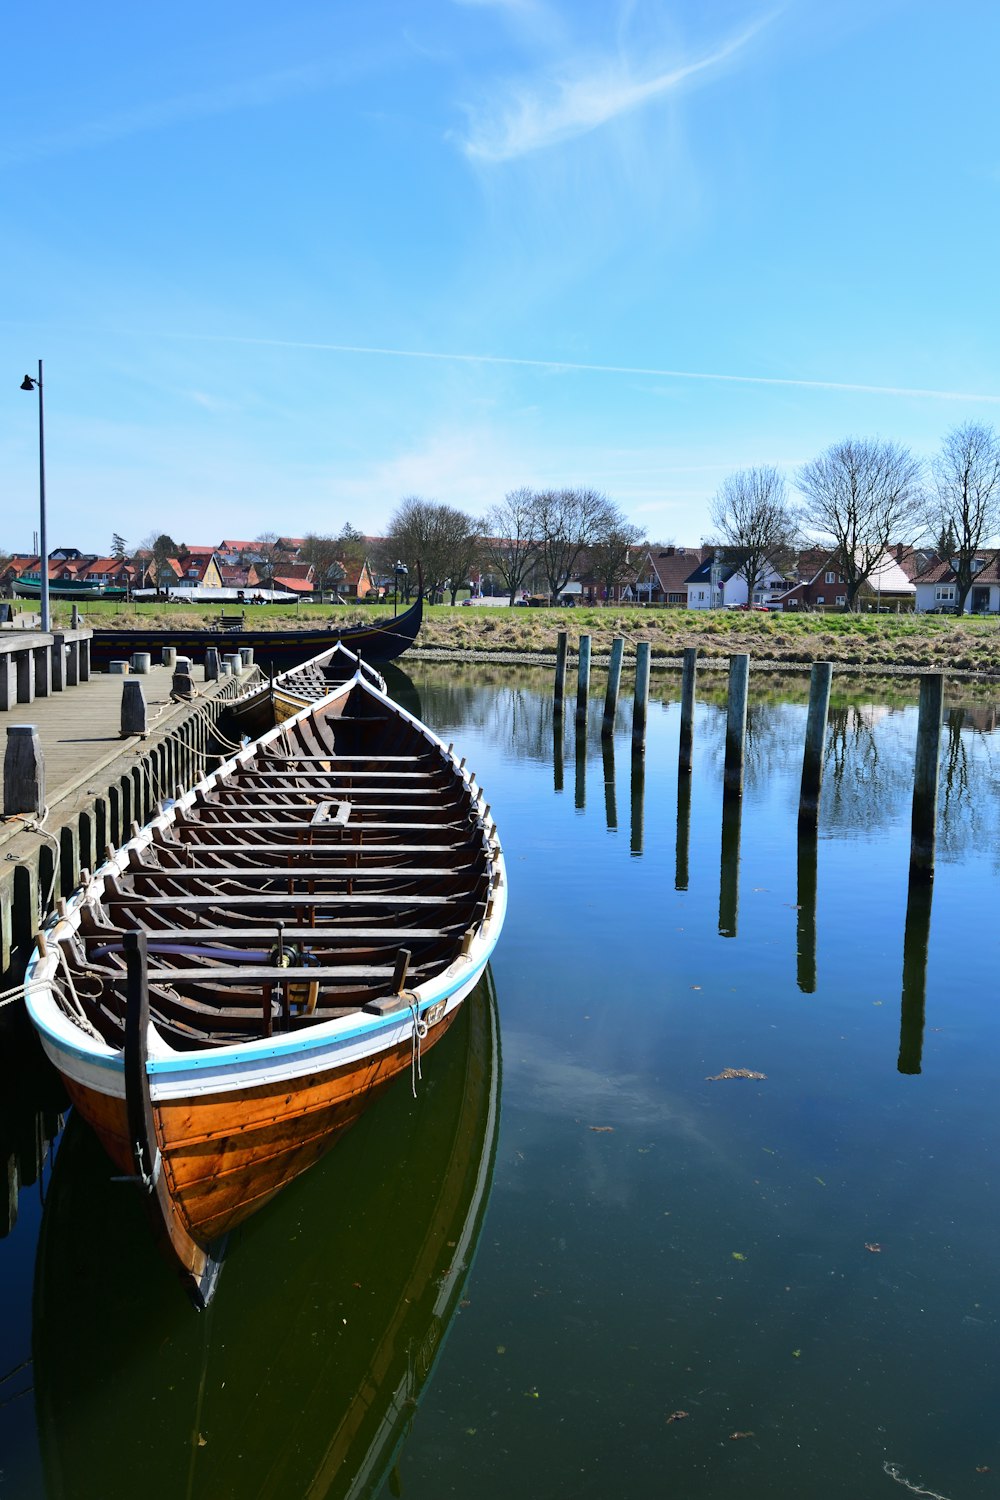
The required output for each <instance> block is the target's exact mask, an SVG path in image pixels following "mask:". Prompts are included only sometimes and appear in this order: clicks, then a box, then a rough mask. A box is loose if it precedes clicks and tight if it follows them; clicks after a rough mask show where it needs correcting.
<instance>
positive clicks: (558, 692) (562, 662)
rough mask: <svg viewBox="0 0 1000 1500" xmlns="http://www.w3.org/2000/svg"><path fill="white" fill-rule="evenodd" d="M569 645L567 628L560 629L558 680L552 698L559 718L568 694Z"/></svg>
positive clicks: (557, 647)
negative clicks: (567, 666)
mask: <svg viewBox="0 0 1000 1500" xmlns="http://www.w3.org/2000/svg"><path fill="white" fill-rule="evenodd" d="M568 645H569V635H568V633H567V632H566V631H565V630H560V632H559V634H558V636H557V637H556V682H555V691H554V696H553V700H552V701H553V705H554V709H555V715H556V718H557V719H558V718H561V717H562V711H563V699H564V698H565V696H566V652H567V649H568Z"/></svg>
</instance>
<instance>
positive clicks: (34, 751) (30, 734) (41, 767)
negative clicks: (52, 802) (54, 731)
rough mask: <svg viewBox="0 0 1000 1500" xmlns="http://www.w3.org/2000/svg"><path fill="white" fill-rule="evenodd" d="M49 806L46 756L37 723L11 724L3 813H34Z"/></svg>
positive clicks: (5, 770)
mask: <svg viewBox="0 0 1000 1500" xmlns="http://www.w3.org/2000/svg"><path fill="white" fill-rule="evenodd" d="M44 807H45V757H44V755H43V753H42V745H41V741H40V740H39V738H38V728H37V725H35V724H8V726H7V748H6V750H5V752H4V758H3V815H4V817H5V818H12V817H14V816H15V815H16V814H17V813H32V814H33V815H34V816H35V817H36V818H37V817H38V816H39V815H40V814H41V812H42V810H43V809H44Z"/></svg>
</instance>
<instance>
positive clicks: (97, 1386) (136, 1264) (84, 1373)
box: [32, 971, 501, 1500]
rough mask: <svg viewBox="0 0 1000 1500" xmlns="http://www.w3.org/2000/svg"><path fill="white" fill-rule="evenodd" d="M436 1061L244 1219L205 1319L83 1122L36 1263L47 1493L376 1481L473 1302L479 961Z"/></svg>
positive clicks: (74, 1124) (69, 1149)
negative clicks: (464, 1302)
mask: <svg viewBox="0 0 1000 1500" xmlns="http://www.w3.org/2000/svg"><path fill="white" fill-rule="evenodd" d="M424 1075H425V1076H424V1083H423V1086H421V1085H419V1084H418V1088H417V1097H416V1099H414V1098H413V1097H412V1095H411V1093H410V1090H409V1089H408V1088H400V1089H393V1090H391V1091H390V1092H389V1093H388V1094H387V1095H386V1097H385V1098H384V1099H382V1100H381V1101H380V1103H379V1104H378V1105H376V1106H375V1107H374V1108H373V1109H371V1110H369V1111H368V1113H367V1114H366V1115H365V1117H364V1119H363V1120H362V1121H361V1122H360V1123H359V1124H358V1126H357V1127H356V1128H355V1129H354V1130H353V1131H351V1133H350V1135H349V1136H347V1137H346V1138H345V1140H344V1141H343V1143H342V1145H341V1146H340V1147H339V1148H338V1150H337V1151H335V1152H334V1153H333V1154H332V1155H331V1156H330V1157H328V1158H327V1159H326V1161H324V1162H323V1163H322V1165H321V1166H319V1167H318V1168H317V1169H316V1171H315V1172H314V1173H311V1174H310V1175H309V1176H308V1177H306V1178H303V1179H302V1180H301V1181H299V1182H298V1183H296V1184H295V1185H294V1186H293V1187H292V1188H290V1189H289V1191H288V1192H287V1193H285V1194H283V1195H282V1197H281V1198H280V1199H279V1200H278V1201H277V1202H275V1203H274V1204H272V1205H271V1206H270V1207H269V1208H268V1209H267V1210H265V1212H263V1213H262V1214H260V1215H259V1216H258V1217H257V1218H256V1219H255V1220H254V1221H253V1223H252V1224H251V1225H249V1226H248V1227H247V1229H246V1230H245V1231H244V1233H243V1235H242V1238H241V1244H240V1253H239V1255H238V1256H234V1257H233V1258H232V1264H231V1265H230V1266H229V1267H227V1271H226V1279H225V1286H224V1288H223V1289H222V1291H220V1294H219V1296H218V1297H217V1298H216V1300H215V1302H214V1303H213V1304H212V1307H211V1309H210V1311H209V1313H208V1314H207V1315H206V1317H205V1318H204V1319H193V1318H189V1317H184V1316H183V1315H182V1314H183V1311H184V1309H183V1304H182V1303H181V1301H180V1300H179V1297H178V1293H177V1290H176V1288H175V1286H174V1284H172V1283H171V1282H170V1280H169V1279H168V1278H166V1277H162V1276H159V1275H158V1274H157V1271H158V1267H157V1264H156V1257H155V1254H154V1252H153V1250H152V1246H151V1244H150V1242H149V1236H148V1233H147V1230H146V1225H145V1222H144V1219H143V1215H142V1213H141V1212H140V1211H139V1209H138V1204H137V1203H136V1201H135V1196H134V1194H133V1193H130V1192H129V1191H128V1189H127V1188H126V1187H123V1186H122V1185H121V1184H120V1183H117V1182H115V1181H114V1180H113V1172H114V1169H113V1168H112V1167H111V1166H110V1165H109V1163H108V1162H107V1159H106V1158H105V1157H104V1154H103V1153H102V1151H101V1150H100V1147H99V1146H98V1145H97V1143H96V1141H94V1139H93V1137H92V1135H91V1133H90V1131H88V1130H87V1129H86V1127H85V1126H84V1124H83V1122H82V1121H81V1120H79V1119H75V1118H74V1119H71V1121H70V1124H69V1126H68V1128H67V1131H66V1134H65V1136H64V1138H63V1141H62V1143H61V1145H60V1147H59V1152H58V1155H57V1158H56V1164H55V1170H54V1174H53V1177H52V1181H51V1183H50V1185H49V1189H48V1194H47V1197H46V1201H45V1211H44V1214H43V1217H42V1228H41V1235H40V1237H39V1243H38V1253H37V1261H36V1271H35V1287H36V1291H35V1302H34V1314H33V1340H32V1342H33V1355H34V1374H33V1383H34V1388H35V1405H36V1416H37V1426H38V1438H39V1446H40V1450H41V1455H42V1463H43V1467H44V1473H45V1482H46V1488H47V1493H48V1494H50V1495H52V1496H59V1497H62V1500H132V1497H133V1496H135V1495H136V1494H137V1493H141V1494H142V1495H143V1497H146V1500H177V1497H178V1496H187V1497H189V1500H220V1497H223V1496H237V1495H238V1496H250V1495H253V1496H255V1497H258V1500H291V1497H298V1496H305V1495H308V1496H312V1497H313V1500H369V1497H372V1496H375V1495H377V1494H381V1493H383V1485H384V1482H385V1480H386V1477H387V1475H388V1473H389V1471H390V1470H391V1469H392V1468H393V1466H394V1465H396V1464H399V1463H405V1448H403V1444H404V1442H405V1439H406V1436H407V1433H408V1431H409V1427H410V1424H411V1422H412V1420H413V1416H414V1412H415V1410H416V1405H417V1402H418V1400H419V1399H420V1397H421V1393H422V1392H423V1391H424V1390H426V1387H427V1383H428V1381H429V1379H430V1378H431V1374H432V1371H433V1369H434V1366H435V1363H436V1361H437V1359H438V1356H439V1354H440V1352H441V1349H442V1347H443V1345H444V1342H445V1339H446V1337H447V1334H448V1332H449V1328H450V1327H451V1326H452V1325H453V1323H454V1321H455V1319H456V1318H457V1317H458V1316H460V1315H461V1314H460V1312H459V1307H460V1301H461V1299H462V1297H463V1296H464V1295H465V1287H466V1283H467V1279H468V1275H469V1270H470V1267H471V1265H472V1262H473V1259H474V1256H475V1253H476V1246H477V1243H478V1240H479V1237H480V1232H481V1229H482V1224H483V1220H484V1216H485V1213H486V1208H487V1204H488V1201H489V1194H490V1187H491V1182H492V1174H493V1166H494V1158H495V1153H496V1142H497V1135H498V1126H499V1119H500V1079H501V1068H500V1046H499V1034H498V1023H497V1011H496V1001H495V997H494V995H493V990H492V982H491V977H490V973H489V971H487V973H486V975H485V976H484V978H483V980H482V982H481V983H480V985H479V986H478V988H477V989H476V991H475V992H474V994H472V995H471V996H470V997H469V999H468V1000H467V1001H466V1003H465V1005H464V1006H463V1007H462V1010H461V1012H460V1013H459V1015H458V1017H457V1019H456V1021H455V1025H454V1026H453V1027H452V1029H451V1031H450V1032H449V1034H448V1036H447V1038H446V1039H445V1040H444V1042H443V1043H442V1045H441V1046H440V1048H438V1049H436V1050H435V1052H434V1054H433V1056H432V1057H431V1058H429V1059H428V1060H427V1063H426V1066H425V1069H424ZM109 1414H110V1416H111V1419H112V1421H113V1429H114V1430H113V1434H112V1433H111V1431H110V1429H109V1425H108V1423H109ZM401 1450H402V1451H401ZM390 1482H391V1483H392V1481H390ZM403 1488H404V1489H405V1485H404V1486H403ZM398 1492H399V1489H398V1486H397V1488H395V1489H394V1490H393V1493H398Z"/></svg>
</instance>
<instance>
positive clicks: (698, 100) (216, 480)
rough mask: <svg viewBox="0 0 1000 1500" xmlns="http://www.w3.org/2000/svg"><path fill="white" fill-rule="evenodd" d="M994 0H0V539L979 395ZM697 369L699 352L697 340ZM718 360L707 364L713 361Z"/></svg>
mask: <svg viewBox="0 0 1000 1500" xmlns="http://www.w3.org/2000/svg"><path fill="white" fill-rule="evenodd" d="M998 43H1000V7H998V6H996V5H995V4H993V3H991V0H956V3H953V4H952V5H950V6H948V7H945V6H944V5H943V4H942V3H940V0H934V3H930V0H926V3H921V0H910V3H902V0H864V3H860V0H857V3H856V0H840V3H836V4H823V5H820V4H818V3H817V0H788V3H785V4H780V3H779V4H777V5H775V6H773V7H769V6H768V5H767V3H766V0H764V3H763V4H761V5H757V4H748V3H742V0H707V3H706V0H702V3H695V0H679V3H675V4H669V5H668V4H662V3H655V4H654V3H643V0H623V3H615V0H601V3H597V0H573V3H569V0H558V3H557V0H419V3H418V0H405V3H404V0H368V3H358V0H352V3H338V0H325V3H322V4H311V3H303V0H286V3H285V4H284V5H282V6H273V5H268V6H264V5H262V4H260V3H258V0H241V3H240V4H238V5H237V4H236V3H233V0H213V3H212V4H211V5H207V6H206V5H204V4H203V3H199V4H197V5H196V4H193V3H190V0H175V3H173V4H172V5H171V6H169V7H167V6H156V7H153V6H142V5H125V4H123V3H120V0H105V3H103V4H98V5H97V6H76V5H74V6H71V5H69V4H67V3H65V0H63V3H58V4H51V3H50V4H46V3H45V0H41V3H40V4H39V5H37V6H31V7H30V6H16V7H12V8H10V9H9V10H8V13H7V16H6V20H5V39H4V49H3V50H4V60H3V62H2V63H0V70H2V73H0V76H2V88H0V201H2V203H3V217H4V221H5V234H4V236H3V239H2V242H0V272H2V286H3V288H4V298H3V305H2V307H0V340H2V344H3V348H4V359H3V365H4V367H5V368H6V369H7V371H8V395H7V397H6V398H5V399H4V400H3V402H2V403H0V483H2V514H0V546H5V547H7V548H11V549H12V548H24V547H27V546H28V545H30V541H31V529H32V527H33V526H34V525H35V524H36V523H35V520H34V516H35V512H36V509H37V426H36V415H37V413H36V410H35V405H34V403H33V401H32V398H31V397H29V396H27V395H25V394H22V393H20V392H19V391H18V389H17V387H18V383H19V381H20V379H21V377H22V375H23V373H24V371H26V370H27V371H29V372H32V373H33V372H34V371H35V368H36V364H37V360H38V358H39V357H41V358H43V359H44V361H45V377H46V399H45V415H46V439H47V457H48V488H49V538H50V543H51V544H52V545H54V546H55V545H59V544H60V543H66V544H76V545H78V546H81V547H84V548H86V549H89V550H103V549H105V548H106V547H107V545H108V543H109V541H110V537H111V533H112V532H113V531H118V532H121V533H122V534H123V535H124V536H125V537H126V538H127V539H128V540H129V541H130V542H132V543H135V542H138V540H139V539H140V538H142V537H143V536H145V535H146V534H147V533H148V532H149V531H151V530H152V529H154V528H156V529H158V530H159V529H166V530H169V531H170V532H171V533H172V534H173V535H174V537H175V538H176V539H177V540H178V541H181V540H184V541H188V542H211V541H216V540H218V539H220V538H221V537H223V536H237V537H244V536H245V537H253V536H255V535H257V534H258V533H259V532H261V531H264V530H276V531H286V532H294V533H297V534H302V533H303V532H306V531H310V530H315V531H339V529H340V528H341V526H342V525H343V524H344V523H345V522H348V521H349V522H350V523H351V524H352V525H354V526H356V527H359V528H360V529H361V530H363V531H367V532H379V531H381V530H382V529H384V527H385V525H386V523H387V521H388V519H389V516H390V515H391V513H392V510H393V508H394V506H395V505H396V504H397V502H398V501H399V500H400V499H401V498H402V497H403V496H405V495H408V494H418V495H423V496H425V497H427V498H431V499H440V500H446V501H448V502H450V503H453V504H458V505H461V506H463V507H464V508H467V509H468V510H470V511H471V512H473V513H478V512H481V511H482V510H484V509H485V508H486V507H487V506H488V505H489V504H490V502H491V501H492V500H494V499H497V498H500V497H501V496H502V495H503V493H504V491H505V490H508V489H511V488H514V487H516V486H519V485H525V484H527V485H533V486H538V487H543V486H556V485H558V486H562V485H576V484H590V485H594V486H596V487H599V488H601V489H604V490H606V491H607V493H608V494H609V495H610V496H612V498H614V499H615V500H617V501H618V502H619V503H620V504H621V506H622V507H623V509H624V510H625V511H626V513H627V514H628V515H629V516H630V517H631V519H633V520H634V521H635V522H637V523H638V524H639V525H641V526H642V527H643V529H644V530H645V531H646V532H647V533H648V534H649V535H650V536H651V537H653V538H655V539H660V540H671V539H672V540H675V541H678V542H694V541H697V540H698V539H699V538H700V536H701V535H702V533H703V531H704V530H705V529H706V527H707V509H708V503H709V501H710V499H711V497H712V495H713V494H714V492H715V490H716V488H717V486H718V484H719V483H720V481H721V480H722V478H723V477H724V476H725V474H726V473H728V472H729V471H730V470H732V469H735V468H740V467H743V466H746V465H750V464H755V463H776V464H779V465H782V466H785V467H786V468H787V469H788V471H789V473H792V472H793V471H794V468H795V466H796V465H797V464H798V463H800V462H802V461H804V460H806V459H808V458H810V457H812V456H814V455H815V454H816V453H817V452H819V451H820V450H821V449H822V448H824V447H825V446H826V445H827V444H829V443H830V442H832V441H834V440H836V439H838V438H841V437H844V436H847V435H849V434H854V435H869V434H878V435H881V436H884V437H891V438H894V439H896V440H897V441H900V442H904V443H908V444H910V445H911V446H912V447H913V448H914V449H916V450H917V451H919V452H921V453H925V454H928V455H929V454H931V453H932V452H933V451H934V450H935V448H936V447H937V445H938V444H939V442H940V440H941V437H942V435H943V434H944V432H945V431H947V430H948V428H949V427H951V426H953V425H955V424H957V423H958V422H961V421H965V420H967V419H969V418H975V419H979V420H984V421H989V422H993V423H996V424H997V425H1000V339H998V336H997V335H998V326H997V323H998V319H997V300H998V299H997V291H998V279H1000V278H998V273H997V265H998V261H1000V256H998V251H997V243H998V239H1000V234H998V230H1000V124H998V114H997V110H996V107H995V96H996V76H995V75H996V59H997V57H998V55H1000V46H998ZM706 376H709V377H726V378H702V377H706ZM731 377H740V378H731Z"/></svg>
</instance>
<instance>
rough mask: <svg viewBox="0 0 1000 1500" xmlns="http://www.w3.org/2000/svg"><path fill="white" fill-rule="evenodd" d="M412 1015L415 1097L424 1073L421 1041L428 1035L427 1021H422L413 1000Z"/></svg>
mask: <svg viewBox="0 0 1000 1500" xmlns="http://www.w3.org/2000/svg"><path fill="white" fill-rule="evenodd" d="M409 1005H410V1015H411V1016H412V1017H413V1030H412V1032H411V1033H410V1088H411V1089H412V1090H413V1097H414V1099H415V1098H416V1097H417V1080H418V1079H419V1080H420V1082H421V1083H422V1082H423V1077H424V1075H423V1073H422V1072H421V1070H420V1043H421V1042H422V1041H423V1039H424V1037H425V1036H426V1035H427V1022H426V1021H421V1019H420V1011H419V1009H418V1007H417V1002H416V1001H415V1000H411V1001H410V1002H409Z"/></svg>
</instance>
